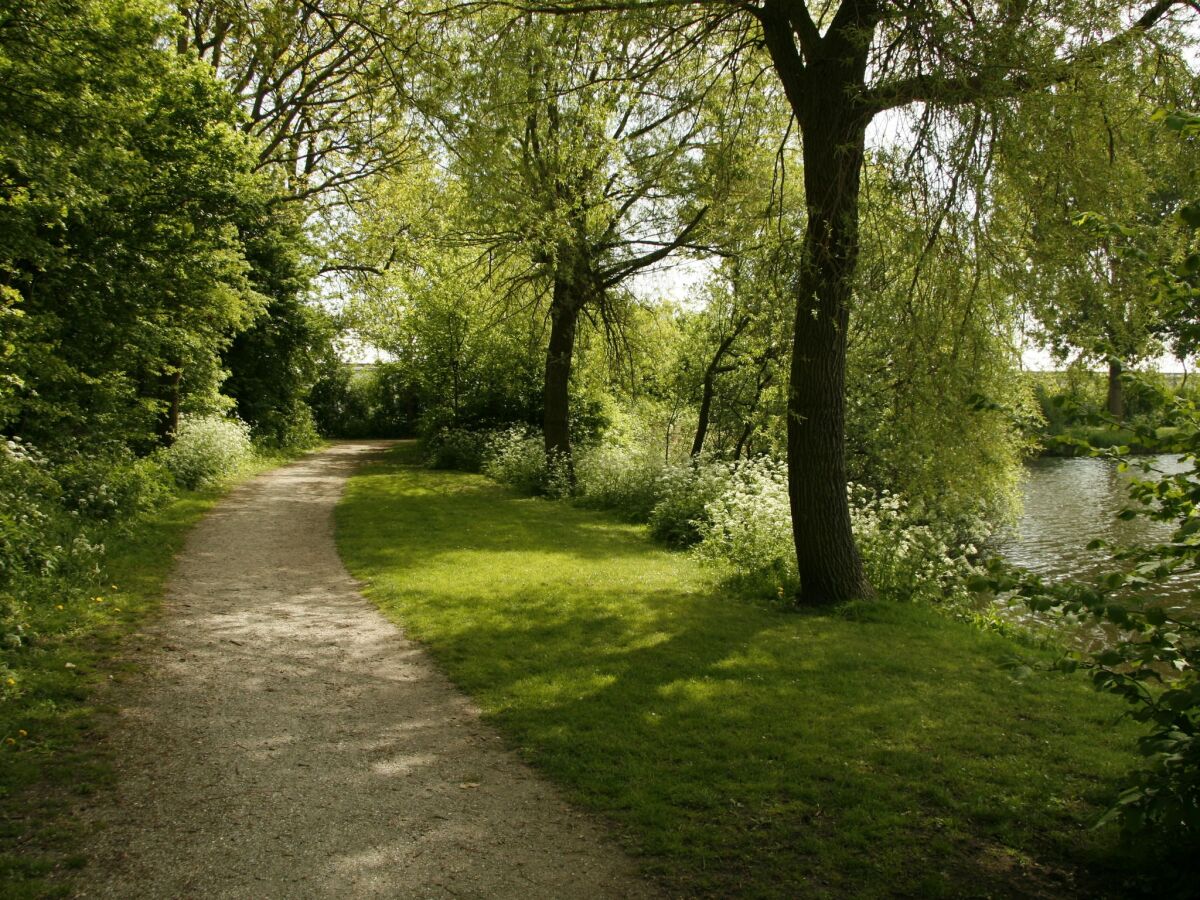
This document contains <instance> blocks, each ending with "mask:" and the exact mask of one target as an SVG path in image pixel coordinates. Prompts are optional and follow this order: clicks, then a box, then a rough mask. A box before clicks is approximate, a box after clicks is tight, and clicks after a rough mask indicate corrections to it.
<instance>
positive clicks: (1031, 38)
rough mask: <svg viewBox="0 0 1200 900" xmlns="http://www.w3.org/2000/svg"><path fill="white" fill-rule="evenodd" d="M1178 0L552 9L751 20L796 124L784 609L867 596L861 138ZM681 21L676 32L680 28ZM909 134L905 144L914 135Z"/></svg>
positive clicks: (993, 87) (984, 92)
mask: <svg viewBox="0 0 1200 900" xmlns="http://www.w3.org/2000/svg"><path fill="white" fill-rule="evenodd" d="M1190 5H1191V4H1189V3H1187V2H1185V0H1158V2H1154V3H1147V4H1139V3H1130V2H1119V3H1100V2H1096V0H1083V2H1073V3H1068V4H1062V3H1058V2H1048V0H1016V2H1013V0H965V2H954V3H949V2H939V0H916V2H888V0H841V2H815V0H814V2H805V0H748V2H745V0H737V2H733V0H730V2H715V0H677V2H667V3H665V4H664V3H662V2H656V0H641V2H639V0H629V2H616V3H605V2H603V0H599V2H597V0H578V2H570V0H562V2H557V3H556V2H548V3H545V4H532V6H535V7H536V8H538V9H541V10H552V11H554V12H557V13H559V14H572V13H576V14H577V13H581V12H584V11H594V10H597V9H610V10H611V9H620V10H625V11H630V12H632V11H637V10H641V11H645V12H646V13H647V15H653V16H657V15H659V14H660V10H661V9H662V8H663V7H664V6H669V7H679V8H680V13H679V19H678V20H676V21H675V22H674V23H673V26H672V33H673V34H674V33H677V32H678V31H679V30H681V29H685V28H691V29H693V33H694V34H696V35H697V36H698V37H697V42H698V43H699V44H701V45H703V34H704V32H705V30H706V29H707V28H709V27H710V23H711V22H712V21H713V20H714V19H728V18H729V17H730V16H742V17H749V19H751V20H752V21H753V22H754V23H756V25H757V28H758V30H759V34H760V36H761V39H762V43H763V45H764V46H765V49H766V51H767V54H768V55H769V58H770V65H771V67H772V69H773V70H774V73H775V75H776V76H777V78H778V79H779V82H780V84H781V85H782V87H783V90H784V92H785V94H786V95H787V99H788V102H789V104H790V106H791V109H792V112H793V114H794V115H795V120H796V124H797V126H798V131H799V135H800V138H801V142H802V146H803V161H804V185H805V206H806V210H807V224H806V226H805V235H804V241H803V249H802V252H801V254H800V262H799V265H798V266H797V271H796V272H795V274H794V290H795V319H794V328H793V336H792V353H791V369H790V375H789V393H788V439H787V444H788V447H787V462H788V471H789V494H790V500H791V511H792V524H793V529H794V533H795V534H794V536H795V543H796V555H797V561H798V565H799V573H800V579H801V586H800V594H799V597H798V601H799V602H800V603H802V604H825V603H832V602H838V601H842V600H846V599H850V598H853V597H860V596H864V595H869V594H870V593H871V587H870V585H869V584H868V582H867V580H866V578H865V576H864V574H863V567H862V561H861V559H860V557H859V554H858V551H857V548H856V546H855V543H854V538H853V535H852V533H851V530H850V513H849V506H848V503H847V499H846V462H845V456H846V448H845V389H846V336H847V332H848V328H849V322H850V311H851V307H852V305H853V304H852V300H853V295H854V290H855V276H856V269H857V264H858V255H859V228H858V226H859V204H860V198H861V193H862V182H861V176H862V168H863V162H864V158H865V153H866V146H867V130H868V128H869V126H870V125H871V123H872V122H873V121H874V120H875V119H876V118H877V117H879V116H880V115H881V114H884V113H888V112H889V111H900V110H906V109H907V110H920V111H926V110H933V109H938V108H947V107H961V106H964V105H970V104H979V105H983V104H987V103H989V102H992V101H995V100H998V99H1001V98H1012V97H1018V96H1021V95H1024V94H1028V93H1030V92H1034V91H1040V90H1043V89H1045V88H1047V87H1049V86H1051V85H1053V84H1057V83H1061V82H1062V81H1064V80H1066V79H1068V78H1069V77H1070V76H1071V73H1072V72H1074V71H1075V70H1076V69H1077V68H1078V67H1080V66H1090V65H1102V64H1104V62H1105V60H1106V58H1107V57H1108V55H1109V54H1110V52H1111V51H1112V50H1113V49H1115V48H1116V47H1119V46H1121V45H1123V44H1125V43H1126V42H1129V41H1132V40H1134V39H1137V38H1139V37H1140V36H1142V35H1144V34H1145V33H1147V32H1148V31H1149V30H1150V29H1151V28H1152V27H1153V26H1155V25H1156V24H1158V23H1159V22H1160V21H1161V20H1163V19H1164V17H1168V14H1169V13H1171V11H1172V9H1173V8H1175V7H1179V8H1180V9H1181V10H1186V9H1187V7H1189V6H1190ZM689 16H690V17H691V19H690V21H687V20H688V17H689ZM914 139H919V138H914Z"/></svg>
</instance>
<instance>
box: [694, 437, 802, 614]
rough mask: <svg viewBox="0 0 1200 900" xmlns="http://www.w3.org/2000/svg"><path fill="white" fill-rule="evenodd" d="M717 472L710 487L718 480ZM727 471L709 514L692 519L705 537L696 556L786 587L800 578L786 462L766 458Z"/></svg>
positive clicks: (743, 575)
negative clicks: (793, 538)
mask: <svg viewBox="0 0 1200 900" xmlns="http://www.w3.org/2000/svg"><path fill="white" fill-rule="evenodd" d="M716 471H718V470H715V469H714V470H712V472H711V474H710V475H709V478H710V479H711V481H710V482H709V483H708V485H706V487H707V486H709V485H713V484H714V483H715V481H716V478H714V477H713V476H714V475H715V473H716ZM726 473H727V477H726V479H725V485H724V487H723V489H722V490H721V491H720V492H719V493H718V494H717V496H716V498H715V499H714V500H710V501H709V502H708V503H706V504H705V507H704V517H703V518H701V519H695V520H692V521H693V524H694V525H695V527H696V530H697V532H698V534H699V537H700V541H699V543H698V544H697V545H696V549H695V553H696V556H697V557H699V558H700V559H701V560H702V561H704V562H708V563H715V564H718V565H720V566H722V567H723V568H725V569H726V570H728V571H730V572H731V573H732V574H733V575H734V576H735V577H736V578H738V579H739V580H746V581H751V582H755V583H764V584H767V585H769V586H770V587H771V588H772V589H773V590H775V591H777V592H780V593H783V592H786V591H787V590H788V589H789V588H792V587H794V586H795V584H796V582H797V576H796V550H795V547H794V546H793V544H792V517H791V511H790V509H789V506H788V491H787V468H786V466H785V465H784V464H783V463H782V462H779V461H776V460H772V459H770V458H768V457H761V458H759V459H756V460H750V461H747V462H745V463H742V464H741V465H740V466H738V467H736V468H732V467H731V468H730V469H727V470H726ZM697 483H699V480H697Z"/></svg>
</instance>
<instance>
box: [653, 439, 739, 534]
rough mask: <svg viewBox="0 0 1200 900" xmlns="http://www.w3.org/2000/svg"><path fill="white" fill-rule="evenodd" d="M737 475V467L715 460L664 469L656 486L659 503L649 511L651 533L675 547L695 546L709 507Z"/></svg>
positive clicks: (706, 519) (707, 519)
mask: <svg viewBox="0 0 1200 900" xmlns="http://www.w3.org/2000/svg"><path fill="white" fill-rule="evenodd" d="M736 471H737V468H736V465H735V464H731V463H725V462H719V461H716V460H702V461H693V462H688V463H687V464H685V465H679V466H671V467H669V468H666V469H664V470H663V472H662V474H661V475H660V476H659V478H658V482H657V483H656V485H655V487H656V490H657V493H658V502H656V503H655V504H654V508H653V509H652V510H651V511H650V516H649V521H650V533H651V534H652V535H654V536H655V537H656V538H658V539H659V540H660V541H664V542H666V543H667V544H668V545H670V546H672V547H688V546H691V545H692V544H694V543H696V541H698V540H700V528H701V526H702V525H703V524H704V523H707V522H709V514H708V511H707V507H708V504H710V503H712V502H713V501H715V500H716V499H717V498H718V497H720V496H721V495H722V494H723V493H725V492H726V491H727V490H728V489H729V487H730V485H731V483H732V478H733V474H734V472H736Z"/></svg>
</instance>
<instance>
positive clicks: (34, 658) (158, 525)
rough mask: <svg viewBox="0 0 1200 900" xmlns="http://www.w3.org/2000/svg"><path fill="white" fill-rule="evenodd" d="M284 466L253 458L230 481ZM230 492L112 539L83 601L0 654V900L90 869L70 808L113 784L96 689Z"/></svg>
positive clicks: (49, 616) (194, 498)
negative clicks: (0, 682)
mask: <svg viewBox="0 0 1200 900" xmlns="http://www.w3.org/2000/svg"><path fill="white" fill-rule="evenodd" d="M289 458H290V457H287V456H283V455H279V456H273V457H262V458H256V459H255V460H254V461H253V462H252V463H249V464H247V466H246V467H245V469H244V471H243V472H242V473H241V474H240V475H239V476H238V477H237V478H236V479H234V481H242V480H245V479H246V478H249V477H251V476H253V475H256V474H259V473H261V472H265V471H267V470H268V469H272V468H275V467H276V466H278V465H281V464H282V463H284V462H286V461H287V460H288V459H289ZM228 487H229V486H228V485H225V486H222V487H214V488H211V489H208V490H203V491H192V492H186V493H184V494H182V495H181V496H179V497H177V498H176V499H174V500H173V501H172V502H170V503H168V504H166V505H165V506H164V507H163V508H162V509H160V510H158V511H156V512H155V513H154V514H153V515H151V516H148V517H147V518H146V519H144V520H142V521H140V522H137V523H136V524H134V525H133V526H131V527H130V528H128V529H126V530H124V531H123V532H120V533H114V534H112V535H110V536H109V537H108V538H107V539H106V541H105V543H106V546H107V553H106V556H105V562H104V571H103V572H102V573H101V578H100V579H99V580H98V581H97V582H96V583H95V584H94V585H90V586H89V590H88V591H87V593H86V594H85V595H83V596H77V597H74V598H72V597H63V598H61V599H62V601H63V602H62V603H56V604H52V605H50V606H45V605H40V606H37V607H35V608H33V609H31V610H30V611H29V623H28V624H29V626H30V631H32V633H33V634H34V635H35V637H34V638H33V639H32V640H31V641H30V642H29V643H28V645H27V646H25V647H22V648H20V649H18V650H15V651H12V652H10V653H9V654H8V655H7V661H8V663H9V665H10V666H12V667H13V668H14V669H15V670H16V671H17V672H18V673H19V675H20V678H21V685H22V691H21V694H20V695H19V696H18V697H16V698H13V699H11V700H8V701H6V702H3V703H0V897H5V898H10V897H11V898H17V897H48V896H66V895H68V894H70V893H71V888H70V885H69V880H70V879H69V876H70V873H71V872H72V871H73V870H76V869H80V868H82V867H83V866H84V865H85V864H86V859H85V857H83V856H82V855H80V853H79V852H78V848H79V844H80V841H81V839H82V837H83V835H82V833H81V832H80V829H79V827H78V826H77V825H76V824H75V823H74V822H73V821H72V818H71V815H70V812H71V808H72V806H73V805H74V804H76V803H78V802H80V799H81V798H83V797H86V796H87V795H89V794H92V793H94V792H96V791H97V790H102V789H104V788H105V786H107V785H109V784H110V783H111V781H112V760H111V758H110V756H109V755H108V753H107V752H106V750H105V748H104V745H103V742H102V738H103V734H104V732H105V730H106V729H107V728H108V727H109V725H110V719H109V717H108V714H109V713H110V712H111V711H112V710H110V709H109V708H108V706H107V704H106V701H105V695H104V691H103V690H102V688H103V685H104V684H105V683H106V682H108V681H109V680H110V679H114V678H120V677H122V676H123V675H125V674H128V673H129V672H131V671H133V670H134V668H135V667H134V664H133V663H132V662H131V661H130V660H128V659H126V658H124V657H123V656H122V647H123V644H124V641H125V639H126V638H127V637H128V636H129V635H130V634H131V633H133V632H135V631H136V630H137V628H138V627H139V625H141V624H142V623H144V622H145V621H147V619H148V618H149V617H151V616H152V615H154V614H155V613H156V612H157V611H158V609H159V608H160V606H161V604H162V599H163V594H164V591H165V588H166V582H167V578H168V576H169V575H170V573H171V569H172V567H173V565H174V562H175V557H176V555H177V554H178V552H179V550H180V549H181V548H182V546H183V542H184V540H185V539H186V537H187V534H188V532H189V531H191V529H192V527H193V526H194V525H195V524H196V523H197V522H198V521H199V520H200V519H201V518H202V517H203V516H204V514H205V513H207V512H208V511H209V510H210V509H212V507H213V506H214V505H216V503H217V502H218V501H219V500H220V499H221V497H222V496H224V494H225V493H226V492H227V490H228ZM59 606H61V607H62V608H61V609H59V608H58V607H59ZM10 741H11V743H10ZM64 876H66V877H65V878H64Z"/></svg>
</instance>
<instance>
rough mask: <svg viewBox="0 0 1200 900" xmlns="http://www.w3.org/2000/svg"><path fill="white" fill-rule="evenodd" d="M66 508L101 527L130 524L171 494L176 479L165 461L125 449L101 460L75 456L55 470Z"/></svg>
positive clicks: (105, 455)
mask: <svg viewBox="0 0 1200 900" xmlns="http://www.w3.org/2000/svg"><path fill="white" fill-rule="evenodd" d="M54 476H55V478H56V479H57V481H58V483H59V485H60V486H61V489H62V493H63V499H64V503H65V505H66V507H67V508H68V509H71V510H75V511H77V513H78V515H79V516H80V518H81V519H83V520H87V521H94V522H97V523H115V522H124V521H129V520H132V519H134V518H136V517H137V516H139V515H141V514H142V513H145V512H148V511H149V510H151V509H154V508H155V507H157V506H158V505H159V504H161V503H162V502H164V501H165V500H166V499H167V498H168V497H169V496H170V494H171V490H172V488H173V486H174V485H173V477H172V475H171V472H170V471H169V470H168V469H167V467H166V466H165V465H164V463H163V461H162V460H160V459H157V458H153V457H143V458H138V457H135V456H134V455H133V454H132V453H131V452H129V451H128V450H125V449H121V450H117V451H113V452H110V453H108V454H104V455H100V456H85V455H83V454H75V455H74V456H72V457H71V458H69V459H68V460H66V461H65V462H62V463H60V464H59V465H58V466H56V467H55V468H54Z"/></svg>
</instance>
